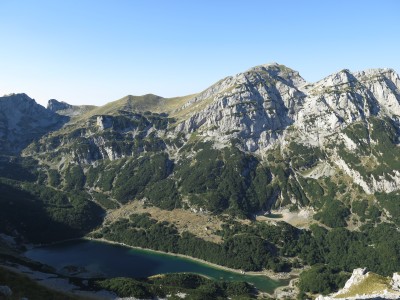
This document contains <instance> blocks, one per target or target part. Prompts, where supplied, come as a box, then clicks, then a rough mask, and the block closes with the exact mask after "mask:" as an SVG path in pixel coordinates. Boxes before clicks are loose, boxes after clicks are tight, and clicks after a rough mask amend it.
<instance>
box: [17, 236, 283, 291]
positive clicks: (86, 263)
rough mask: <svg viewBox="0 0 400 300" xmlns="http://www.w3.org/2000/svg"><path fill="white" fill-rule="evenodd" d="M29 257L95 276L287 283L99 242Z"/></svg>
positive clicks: (266, 285)
mask: <svg viewBox="0 0 400 300" xmlns="http://www.w3.org/2000/svg"><path fill="white" fill-rule="evenodd" d="M25 255H26V256H27V257H29V258H31V259H33V260H36V261H40V262H42V263H45V264H47V265H50V266H52V267H54V268H56V269H58V270H61V269H62V268H64V267H66V266H71V265H72V266H78V267H83V268H85V269H86V270H88V271H89V272H90V273H91V274H92V276H104V277H117V276H125V277H148V276H152V275H156V274H163V273H176V272H188V273H189V272H190V273H197V274H201V275H205V276H207V277H210V278H213V279H217V280H218V279H223V280H227V281H247V282H249V283H252V284H254V285H255V286H256V287H257V288H258V289H260V290H261V291H265V292H272V291H273V290H274V289H275V288H276V287H278V286H281V285H283V284H285V283H286V281H276V280H272V279H270V278H268V277H266V276H251V275H244V274H238V273H233V272H229V271H225V270H222V269H218V268H214V267H212V266H209V265H206V264H202V263H200V262H197V261H194V260H191V259H187V258H182V257H178V256H174V255H169V254H162V253H157V252H153V251H147V250H139V249H132V248H129V247H124V246H119V245H113V244H107V243H102V242H97V241H86V240H76V241H68V242H63V243H59V244H55V245H50V246H45V247H38V248H33V249H31V250H28V251H27V252H26V253H25Z"/></svg>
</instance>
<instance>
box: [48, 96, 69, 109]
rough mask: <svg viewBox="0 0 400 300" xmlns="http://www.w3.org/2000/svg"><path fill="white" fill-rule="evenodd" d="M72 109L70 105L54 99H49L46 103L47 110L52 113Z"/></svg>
mask: <svg viewBox="0 0 400 300" xmlns="http://www.w3.org/2000/svg"><path fill="white" fill-rule="evenodd" d="M68 108H72V105H71V104H68V103H66V102H64V101H58V100H56V99H50V100H49V101H48V102H47V109H48V110H51V111H52V112H56V111H59V110H63V109H68Z"/></svg>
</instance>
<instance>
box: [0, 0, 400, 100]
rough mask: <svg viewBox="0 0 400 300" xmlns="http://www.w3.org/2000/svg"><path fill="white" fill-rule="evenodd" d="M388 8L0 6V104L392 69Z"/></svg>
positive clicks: (392, 6) (35, 1)
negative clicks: (270, 66)
mask: <svg viewBox="0 0 400 300" xmlns="http://www.w3.org/2000/svg"><path fill="white" fill-rule="evenodd" d="M399 13H400V1H396V0H393V1H390V0H381V1H378V0H376V1H361V0H359V1H357V0H353V1H350V0H346V1H344V0H335V1H333V0H332V1H328V0H327V1H323V0H320V1H307V0H303V1H300V0H293V1H278V0H277V1H267V0H264V1H251V0H242V1H234V0H230V1H225V0H210V1H205V0H202V1H194V0H193V1H189V0H180V1H176V0H164V1H161V0H160V1H152V0H137V1H134V0H129V1H128V0H127V1H123V0H118V1H116V0H109V1H103V0H65V1H57V0H48V1H42V0H0V38H1V44H0V95H3V94H8V93H12V92H25V93H27V94H28V95H29V96H31V97H33V98H35V99H36V101H37V102H39V103H41V104H45V103H46V102H47V100H48V99H50V98H56V99H58V100H63V101H67V102H69V103H72V104H97V105H101V104H104V103H106V102H109V101H112V100H115V99H118V98H121V97H123V96H125V95H127V94H132V95H142V94H146V93H154V94H157V95H160V96H165V97H171V96H178V95H186V94H192V93H196V92H199V91H201V90H203V89H205V88H207V87H208V86H209V85H211V84H213V83H214V82H215V81H217V80H219V79H221V78H223V77H225V76H228V75H233V74H236V73H239V72H242V71H245V70H246V69H248V68H250V67H252V66H255V65H259V64H263V63H268V62H273V61H275V62H278V63H281V64H284V65H286V66H288V67H291V68H293V69H295V70H297V71H299V72H300V74H301V75H302V76H303V77H304V78H305V79H306V80H307V81H310V82H312V81H316V80H318V79H321V78H322V77H325V76H327V75H329V74H331V73H333V72H335V71H338V70H340V69H343V68H348V69H350V70H354V71H356V70H361V69H366V68H377V67H391V68H393V69H395V70H396V71H397V72H399V71H400V59H399V58H400V17H399Z"/></svg>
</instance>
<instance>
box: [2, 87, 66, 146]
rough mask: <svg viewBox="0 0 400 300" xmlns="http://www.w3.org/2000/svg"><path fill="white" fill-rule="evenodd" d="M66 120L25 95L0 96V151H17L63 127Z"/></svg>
mask: <svg viewBox="0 0 400 300" xmlns="http://www.w3.org/2000/svg"><path fill="white" fill-rule="evenodd" d="M67 120H68V118H67V117H63V116H59V115H57V114H55V113H54V112H52V111H50V110H47V109H46V108H44V107H43V106H41V105H39V104H37V103H36V102H35V100H33V99H31V98H29V97H28V96H27V95H26V94H12V95H8V96H4V97H0V153H6V154H15V153H18V152H19V151H21V150H22V149H24V148H25V147H26V146H27V145H28V144H29V143H31V142H32V141H33V140H34V139H36V138H38V137H40V136H42V135H44V134H46V133H48V132H50V131H52V130H55V129H58V128H60V127H61V126H62V125H63V124H64V123H65V122H66V121H67Z"/></svg>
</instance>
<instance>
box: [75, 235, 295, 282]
mask: <svg viewBox="0 0 400 300" xmlns="http://www.w3.org/2000/svg"><path fill="white" fill-rule="evenodd" d="M82 240H87V241H97V242H103V243H108V244H114V245H120V246H124V247H128V248H132V249H137V250H144V251H149V252H155V253H159V254H165V255H170V256H176V257H181V258H185V259H188V260H192V261H195V262H198V263H201V264H204V265H206V266H209V267H213V268H215V269H220V270H224V271H228V272H232V273H236V274H240V275H248V276H264V277H268V279H271V280H274V281H283V280H290V279H292V278H293V275H292V274H291V273H285V274H279V273H274V272H272V271H267V270H265V271H258V272H255V271H250V272H244V271H242V270H239V269H232V268H229V267H225V266H221V265H218V264H215V263H212V262H208V261H206V260H203V259H200V258H196V257H192V256H189V255H185V254H179V253H174V252H164V251H160V250H154V249H149V248H143V247H138V246H131V245H128V244H125V243H121V242H116V241H111V240H107V239H104V238H91V237H83V238H82Z"/></svg>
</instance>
